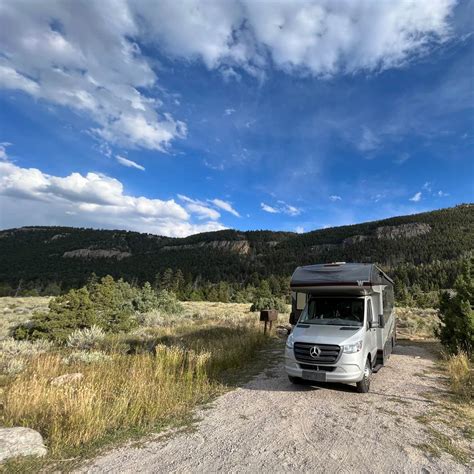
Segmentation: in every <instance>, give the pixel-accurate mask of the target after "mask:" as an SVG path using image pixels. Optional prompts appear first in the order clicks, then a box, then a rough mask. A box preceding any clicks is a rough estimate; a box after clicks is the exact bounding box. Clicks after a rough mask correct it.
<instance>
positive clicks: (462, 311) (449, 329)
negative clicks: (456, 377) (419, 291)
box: [438, 259, 474, 354]
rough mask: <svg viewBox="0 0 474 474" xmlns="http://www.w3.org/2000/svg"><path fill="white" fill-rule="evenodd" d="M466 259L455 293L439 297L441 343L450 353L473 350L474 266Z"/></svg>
mask: <svg viewBox="0 0 474 474" xmlns="http://www.w3.org/2000/svg"><path fill="white" fill-rule="evenodd" d="M473 263H474V262H473V261H472V259H470V260H466V261H465V262H464V264H463V267H462V273H461V274H460V275H459V276H458V278H457V280H456V283H455V285H454V291H455V294H454V295H451V294H450V293H448V292H443V293H442V295H441V299H440V317H441V324H440V327H439V331H438V335H439V338H440V340H441V343H442V344H443V345H444V346H445V347H446V348H447V349H448V350H449V351H450V352H452V353H455V352H457V351H459V350H464V351H466V352H467V353H468V354H472V352H473V350H474V275H473V273H474V268H473V266H474V265H473Z"/></svg>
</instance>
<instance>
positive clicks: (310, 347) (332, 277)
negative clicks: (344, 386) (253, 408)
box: [285, 262, 396, 393]
mask: <svg viewBox="0 0 474 474" xmlns="http://www.w3.org/2000/svg"><path fill="white" fill-rule="evenodd" d="M291 296H292V312H291V316H290V323H291V324H292V325H293V329H292V332H291V333H290V335H289V336H288V339H287V341H286V350H285V369H286V372H287V374H288V377H289V379H290V381H291V382H292V383H300V382H301V381H302V379H304V380H310V381H315V382H341V383H355V384H356V385H357V390H358V391H359V392H361V393H365V392H368V391H369V387H370V377H371V374H372V373H373V372H377V371H378V370H379V369H380V367H382V366H383V365H384V364H385V362H386V360H387V358H388V357H389V356H390V353H391V352H392V348H393V347H394V345H395V337H396V336H395V326H396V322H395V314H394V293H393V281H392V280H391V279H390V278H389V277H388V276H387V275H386V274H385V273H384V272H383V271H382V270H381V269H380V268H379V267H377V266H376V265H374V264H369V263H345V262H337V263H330V264H320V265H309V266H304V267H298V268H297V269H296V270H295V272H294V273H293V276H292V277H291Z"/></svg>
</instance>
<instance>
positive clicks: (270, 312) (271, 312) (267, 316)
mask: <svg viewBox="0 0 474 474" xmlns="http://www.w3.org/2000/svg"><path fill="white" fill-rule="evenodd" d="M277 319H278V311H277V310H276V309H262V311H260V321H262V322H264V323H265V325H264V327H263V334H266V333H267V325H268V323H270V329H269V330H270V331H271V330H272V323H273V321H276V320H277Z"/></svg>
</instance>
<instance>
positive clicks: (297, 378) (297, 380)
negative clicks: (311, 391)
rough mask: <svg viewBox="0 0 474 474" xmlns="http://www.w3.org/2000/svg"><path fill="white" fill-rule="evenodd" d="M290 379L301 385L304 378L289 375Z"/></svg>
mask: <svg viewBox="0 0 474 474" xmlns="http://www.w3.org/2000/svg"><path fill="white" fill-rule="evenodd" d="M288 380H289V381H290V382H291V383H292V384H294V385H301V384H302V383H303V379H300V378H299V377H293V376H292V375H288Z"/></svg>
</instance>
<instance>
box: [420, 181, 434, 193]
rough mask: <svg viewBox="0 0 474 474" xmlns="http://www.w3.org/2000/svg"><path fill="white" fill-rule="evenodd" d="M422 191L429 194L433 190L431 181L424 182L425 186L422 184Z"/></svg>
mask: <svg viewBox="0 0 474 474" xmlns="http://www.w3.org/2000/svg"><path fill="white" fill-rule="evenodd" d="M422 189H424V190H425V191H428V192H431V191H432V189H433V183H432V182H431V181H426V183H425V184H423V186H422Z"/></svg>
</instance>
